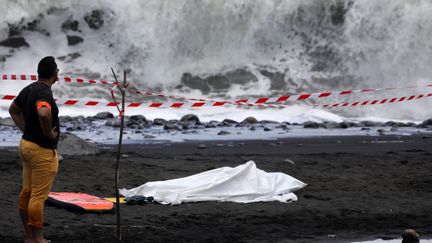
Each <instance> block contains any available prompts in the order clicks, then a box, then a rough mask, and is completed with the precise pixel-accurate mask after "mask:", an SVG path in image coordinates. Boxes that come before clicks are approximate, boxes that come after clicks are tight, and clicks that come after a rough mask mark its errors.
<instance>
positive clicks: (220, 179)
mask: <svg viewBox="0 0 432 243" xmlns="http://www.w3.org/2000/svg"><path fill="white" fill-rule="evenodd" d="M304 186H306V184H305V183H303V182H301V181H299V180H297V179H295V178H294V177H291V176H289V175H287V174H284V173H281V172H276V173H268V172H265V171H263V170H260V169H258V168H257V167H256V165H255V162H253V161H249V162H246V163H245V164H242V165H239V166H237V167H234V168H232V167H222V168H217V169H213V170H209V171H206V172H202V173H199V174H196V175H192V176H188V177H184V178H179V179H173V180H167V181H155V182H147V183H145V184H143V185H141V186H139V187H136V188H133V189H130V190H127V189H121V190H120V193H121V194H122V195H123V196H126V197H130V196H146V197H149V196H152V197H154V199H155V200H156V201H157V202H159V203H162V204H172V205H175V204H180V203H183V202H200V201H230V202H238V203H250V202H267V201H280V202H291V201H296V200H297V196H296V195H295V194H294V193H293V192H294V191H296V190H298V189H300V188H302V187H304Z"/></svg>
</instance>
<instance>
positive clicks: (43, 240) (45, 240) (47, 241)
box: [35, 239, 51, 243]
mask: <svg viewBox="0 0 432 243" xmlns="http://www.w3.org/2000/svg"><path fill="white" fill-rule="evenodd" d="M35 243H51V241H50V240H47V239H42V240H36V241H35Z"/></svg>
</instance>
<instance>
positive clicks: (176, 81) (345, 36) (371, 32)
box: [0, 0, 432, 122]
mask: <svg viewBox="0 0 432 243" xmlns="http://www.w3.org/2000/svg"><path fill="white" fill-rule="evenodd" d="M431 13H432V2H431V1H429V0H409V1H407V0H383V1H375V0H364V1H353V0H323V1H314V0H290V1H287V0H252V1H250V0H221V1H213V0H199V1H198V0H178V1H170V0H149V1H138V0H125V1H105V0H94V1H84V0H71V1H50V0H40V1H30V0H10V1H1V2H0V14H1V15H2V16H3V18H2V20H0V43H1V42H2V41H4V40H8V39H10V38H21V37H22V38H24V40H25V42H26V43H27V45H24V46H22V47H19V48H12V47H8V46H5V45H1V44H0V73H7V74H9V73H15V74H34V73H36V66H37V63H38V61H39V60H40V58H41V57H43V56H46V55H52V56H54V57H56V58H57V61H58V63H59V68H60V72H61V74H62V75H69V76H75V77H83V78H94V79H109V80H112V77H111V74H110V68H111V67H113V68H115V69H116V70H118V71H119V72H121V70H123V69H127V70H128V77H129V79H128V80H129V81H131V82H132V83H133V84H134V85H135V86H137V87H138V88H139V89H142V90H157V91H161V92H163V93H167V94H173V95H181V96H185V97H190V98H207V99H209V98H211V99H227V100H234V99H240V98H254V97H255V98H256V97H261V96H280V95H289V94H297V93H303V92H320V91H333V90H345V89H362V88H380V87H398V86H408V85H425V84H430V83H431V77H432V69H431V68H430V64H431V63H432V45H431V42H430V39H431V38H432V18H430V14H431ZM73 39H75V40H78V43H77V44H74V43H71V42H70V40H73ZM68 40H69V41H68ZM15 42H16V40H15ZM26 84H27V83H26V82H17V81H15V82H12V81H0V90H1V92H0V94H17V93H18V92H19V90H20V89H21V88H23V87H24V86H25V85H26ZM53 90H54V95H55V96H56V97H59V98H83V97H84V98H97V99H106V100H109V99H110V96H109V88H107V87H103V86H97V85H71V84H56V85H55V87H54V88H53ZM430 92H432V88H412V89H401V90H394V91H391V92H376V93H368V94H367V95H365V94H361V95H360V94H357V95H349V96H343V97H331V98H322V99H311V100H307V101H301V102H288V103H287V105H289V107H288V108H286V109H282V110H275V109H254V108H247V109H239V108H238V107H225V108H215V109H208V108H205V109H195V110H190V109H189V110H188V109H177V110H175V109H129V110H128V111H127V112H128V114H144V115H145V116H146V117H149V118H156V117H161V118H166V119H178V118H179V117H181V116H182V115H184V114H187V113H195V114H198V115H199V116H200V117H203V118H202V119H203V120H211V119H215V120H221V119H224V118H234V119H237V120H242V119H244V118H245V117H248V116H255V117H257V118H258V119H267V120H276V121H294V120H295V121H300V119H303V121H306V120H311V119H318V120H327V119H331V120H342V119H359V120H362V119H367V118H376V119H380V120H410V121H415V122H418V121H422V120H425V119H427V118H430V117H431V116H432V115H431V112H430V109H429V107H430V105H432V101H431V99H429V98H427V99H421V100H415V101H410V102H406V103H397V104H390V105H375V106H368V107H361V108H349V109H348V108H346V109H314V108H313V106H311V104H322V103H332V102H339V101H363V100H367V99H370V98H377V97H379V98H387V97H396V96H403V95H415V94H419V93H430ZM129 98H130V99H132V100H134V101H141V100H148V98H147V97H142V96H132V95H130V96H129ZM8 105H9V103H8V102H5V101H0V110H1V112H0V116H7V113H6V110H7V107H8ZM104 110H109V111H111V112H113V113H115V112H116V111H115V110H114V109H107V108H98V109H94V108H92V109H90V108H83V107H76V108H75V107H61V112H62V114H63V115H78V114H84V115H92V114H96V113H97V112H100V111H104Z"/></svg>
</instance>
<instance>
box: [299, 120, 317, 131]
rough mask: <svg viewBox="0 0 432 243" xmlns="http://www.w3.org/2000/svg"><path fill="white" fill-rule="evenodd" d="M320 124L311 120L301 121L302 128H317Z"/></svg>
mask: <svg viewBox="0 0 432 243" xmlns="http://www.w3.org/2000/svg"><path fill="white" fill-rule="evenodd" d="M319 127H320V124H318V123H316V122H312V121H307V122H305V123H303V128H314V129H316V128H319Z"/></svg>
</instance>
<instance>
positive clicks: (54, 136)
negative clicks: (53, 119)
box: [51, 127, 58, 140]
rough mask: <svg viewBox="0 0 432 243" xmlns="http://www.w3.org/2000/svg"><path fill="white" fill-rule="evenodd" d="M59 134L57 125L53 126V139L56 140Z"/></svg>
mask: <svg viewBox="0 0 432 243" xmlns="http://www.w3.org/2000/svg"><path fill="white" fill-rule="evenodd" d="M57 136H58V132H57V127H53V128H52V129H51V139H52V140H56V139H57Z"/></svg>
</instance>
